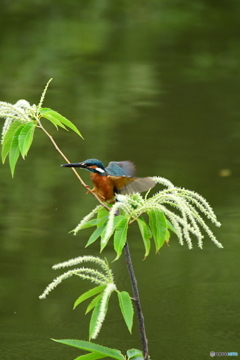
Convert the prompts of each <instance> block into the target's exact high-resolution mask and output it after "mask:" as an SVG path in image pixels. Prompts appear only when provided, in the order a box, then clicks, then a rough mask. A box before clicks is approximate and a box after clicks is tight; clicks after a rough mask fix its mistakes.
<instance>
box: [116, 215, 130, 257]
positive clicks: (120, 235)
mask: <svg viewBox="0 0 240 360" xmlns="http://www.w3.org/2000/svg"><path fill="white" fill-rule="evenodd" d="M128 221H129V219H128V218H124V219H122V220H121V221H119V223H118V224H117V227H116V230H115V233H114V240H113V244H114V250H115V251H116V253H117V256H116V258H115V259H114V261H115V260H117V259H119V257H120V256H121V254H122V249H123V247H124V245H125V244H126V240H127V231H128Z"/></svg>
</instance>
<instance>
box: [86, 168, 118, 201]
mask: <svg viewBox="0 0 240 360" xmlns="http://www.w3.org/2000/svg"><path fill="white" fill-rule="evenodd" d="M91 180H92V182H93V184H94V188H93V190H92V191H93V192H94V193H95V194H96V195H98V196H99V197H100V198H101V199H103V200H104V201H111V202H112V201H114V190H113V188H114V185H113V182H112V180H111V178H109V177H108V176H103V175H99V174H97V173H91Z"/></svg>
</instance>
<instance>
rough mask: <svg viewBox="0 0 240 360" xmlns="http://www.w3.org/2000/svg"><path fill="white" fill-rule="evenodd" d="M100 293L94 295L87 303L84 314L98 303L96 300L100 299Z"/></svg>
mask: <svg viewBox="0 0 240 360" xmlns="http://www.w3.org/2000/svg"><path fill="white" fill-rule="evenodd" d="M102 295H103V294H99V295H97V296H95V298H94V299H92V301H91V302H90V304H89V305H88V307H87V309H86V311H85V314H88V313H89V312H90V311H91V310H92V309H93V308H94V307H95V306H96V305H97V303H98V301H100V300H101V299H102Z"/></svg>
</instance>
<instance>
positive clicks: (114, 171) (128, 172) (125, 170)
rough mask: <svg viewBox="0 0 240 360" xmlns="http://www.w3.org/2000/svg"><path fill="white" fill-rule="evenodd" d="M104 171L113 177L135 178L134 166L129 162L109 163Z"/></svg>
mask: <svg viewBox="0 0 240 360" xmlns="http://www.w3.org/2000/svg"><path fill="white" fill-rule="evenodd" d="M106 171H107V173H108V174H109V175H113V176H131V177H132V176H135V166H134V164H133V163H132V162H131V161H111V162H110V163H109V164H108V166H107V167H106Z"/></svg>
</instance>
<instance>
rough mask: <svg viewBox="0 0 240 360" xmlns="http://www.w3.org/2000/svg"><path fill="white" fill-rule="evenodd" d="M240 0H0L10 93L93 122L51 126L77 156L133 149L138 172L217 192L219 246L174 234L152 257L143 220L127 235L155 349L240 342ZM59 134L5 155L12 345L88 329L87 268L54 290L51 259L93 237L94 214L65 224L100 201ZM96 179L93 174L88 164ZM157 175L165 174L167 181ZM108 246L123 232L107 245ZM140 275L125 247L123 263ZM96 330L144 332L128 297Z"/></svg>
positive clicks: (0, 329)
mask: <svg viewBox="0 0 240 360" xmlns="http://www.w3.org/2000/svg"><path fill="white" fill-rule="evenodd" d="M239 16H240V4H239V2H238V1H236V0H225V1H224V0H222V1H216V0H215V1H211V2H209V1H204V0H194V1H192V2H189V1H186V0H185V1H184V0H183V1H180V0H175V1H171V2H169V1H166V0H158V1H156V0H149V1H148V2H145V1H140V2H139V1H131V2H126V1H114V2H112V1H107V0H105V1H104V0H100V1H88V2H86V1H82V0H81V1H76V0H69V1H68V2H65V1H60V0H57V1H54V0H47V1H46V0H45V1H44V0H36V1H34V2H32V1H30V0H24V1H21V2H20V1H7V0H5V1H3V3H2V5H1V12H0V20H1V21H0V29H1V31H0V82H1V87H0V99H1V100H2V101H9V102H11V103H15V102H16V101H17V100H18V99H20V98H25V99H27V100H28V101H30V102H31V103H38V101H39V97H40V94H41V92H42V89H43V88H44V86H45V84H46V82H47V81H48V80H49V78H53V79H54V80H53V82H52V83H51V85H50V89H49V91H48V93H47V97H46V99H45V106H46V107H51V108H53V109H55V110H57V111H59V112H60V113H62V114H63V115H65V116H66V117H68V118H69V119H70V120H72V121H73V122H74V123H75V124H76V125H77V126H78V127H79V129H80V130H81V132H82V133H83V135H84V137H85V140H84V141H82V140H81V139H79V138H78V137H77V136H76V135H74V134H73V133H70V132H69V133H66V132H64V131H62V130H61V131H59V132H57V133H56V131H55V129H54V128H51V127H48V129H49V131H50V132H51V133H52V134H53V135H54V137H55V139H56V141H57V143H58V144H59V146H60V148H61V149H62V150H63V152H64V153H65V154H66V155H67V156H68V158H69V159H70V160H71V161H72V162H76V161H80V160H84V159H87V158H92V157H94V158H99V159H100V160H102V161H103V162H104V163H105V164H107V163H108V161H110V160H128V159H129V160H132V161H134V162H135V163H136V165H137V169H138V175H139V176H145V175H159V176H163V177H166V178H168V179H170V180H171V181H172V182H173V183H174V184H175V185H177V186H181V187H185V188H188V189H191V190H195V191H197V192H199V193H201V194H202V195H203V196H204V197H206V198H207V199H208V201H209V202H210V204H211V205H212V207H213V208H214V210H215V212H216V214H217V215H218V218H219V220H220V221H221V222H222V227H221V228H220V229H213V230H214V233H215V234H216V235H217V238H218V240H219V241H221V242H222V243H223V245H224V249H222V250H219V249H218V248H216V247H215V245H214V244H213V243H211V241H210V240H209V239H208V238H207V237H206V238H205V239H204V248H203V250H200V249H199V248H197V244H196V243H195V246H194V248H193V250H191V251H189V250H188V249H187V247H186V246H184V247H181V246H180V245H179V244H178V241H177V239H176V238H175V236H172V238H171V241H170V246H169V247H165V248H163V249H162V250H161V252H160V255H155V254H154V253H153V252H152V253H151V255H150V256H149V258H148V259H146V260H145V261H144V262H142V259H143V247H142V243H141V239H140V237H139V234H138V232H137V229H136V228H135V227H133V228H132V229H131V230H130V235H129V243H130V248H131V251H132V257H133V261H134V264H135V266H136V275H137V277H138V283H139V288H140V294H141V297H142V306H143V310H144V315H145V320H146V328H147V335H148V338H149V348H150V354H151V357H152V359H163V360H165V359H166V360H177V359H181V360H182V359H185V360H187V359H191V360H192V359H196V360H202V359H205V358H208V357H209V353H210V351H219V352H220V351H223V352H226V351H238V352H239V353H240V348H239V328H240V327H239V323H240V314H239V297H240V285H239V267H240V266H239V250H240V245H239V232H240V221H239V215H240V207H239V204H240V196H239V190H240V183H239V176H240V170H239V163H240V157H239V140H240V121H239V119H240V106H239V95H240V41H239V40H240V39H239V34H240V29H239V27H240V25H239ZM62 162H63V161H62V159H61V158H60V156H59V155H58V154H57V153H56V151H54V149H53V148H52V145H51V143H50V142H49V141H48V139H47V138H46V137H45V136H44V134H41V133H40V132H39V133H38V134H37V137H36V139H35V142H34V144H33V147H32V149H31V151H30V153H29V155H28V157H27V160H26V161H21V160H20V161H19V164H18V165H17V169H16V174H15V178H14V179H11V177H10V171H9V169H8V165H5V166H1V167H0V174H1V177H0V182H1V192H0V214H1V216H0V249H1V252H0V269H1V277H0V305H1V310H0V317H1V321H0V335H1V345H0V352H1V359H3V360H8V359H9V360H10V359H11V360H15V359H20V358H21V359H25V360H30V359H31V360H35V359H36V360H43V359H44V360H54V359H60V358H61V359H73V358H74V357H77V356H78V355H79V352H77V351H76V350H75V349H70V348H67V347H64V346H63V345H59V344H56V343H53V342H52V341H50V338H56V339H59V338H79V339H87V331H88V328H87V324H88V320H89V318H88V316H85V315H84V310H85V307H84V306H79V308H77V309H76V310H74V311H72V305H73V302H74V300H75V299H76V297H77V296H79V295H80V294H81V293H82V292H83V291H86V290H87V289H89V284H87V283H83V282H81V280H77V279H70V280H68V281H66V282H65V284H62V285H61V286H60V287H59V288H58V289H56V291H54V292H53V293H52V294H51V295H50V296H49V297H48V298H47V299H46V300H41V301H40V300H39V299H38V296H39V295H40V294H41V292H42V291H43V289H44V288H45V286H46V285H47V284H48V283H49V282H50V281H51V280H52V279H53V278H54V277H56V276H57V275H58V274H59V273H55V272H54V271H53V270H52V269H51V266H52V265H53V264H55V263H57V262H61V261H64V260H67V259H70V258H73V257H76V256H80V255H82V254H89V253H90V252H91V253H93V254H95V255H98V253H99V252H98V250H99V249H98V244H94V245H93V247H92V249H85V248H84V246H85V243H86V240H87V238H88V235H89V232H88V230H84V231H82V233H80V234H79V235H78V236H77V237H74V236H72V235H71V234H68V231H70V230H71V229H72V228H73V227H74V226H75V225H76V224H77V223H78V222H79V220H80V219H81V217H82V216H84V215H85V214H87V213H88V211H90V209H92V207H93V206H94V205H95V203H96V201H95V199H94V198H92V197H91V196H90V195H88V196H86V195H85V191H84V190H83V189H82V188H81V187H80V186H79V183H78V181H77V180H76V178H75V177H74V176H73V174H72V173H71V171H70V170H69V169H63V168H60V166H59V165H60V164H61V163H62ZM83 177H84V179H85V180H86V181H87V179H88V177H89V175H88V174H87V173H84V174H83ZM159 189H160V187H159ZM103 256H107V257H108V259H109V260H110V261H111V260H112V259H113V258H114V253H113V250H112V247H111V246H109V247H108V248H107V249H106V250H105V251H104V253H103ZM112 267H113V270H114V273H115V279H116V283H117V285H118V287H119V289H120V290H124V289H127V290H129V291H130V285H129V280H128V276H127V272H126V269H125V264H124V259H123V258H121V259H120V260H119V261H117V262H115V263H113V264H112ZM97 342H98V343H100V344H103V345H106V346H111V347H115V348H119V349H120V350H121V351H123V352H124V351H125V350H126V349H129V348H131V347H135V348H140V343H139V335H138V332H137V326H136V324H135V326H134V331H133V335H132V336H129V335H128V333H127V330H126V329H125V325H124V324H123V320H122V319H121V315H120V314H119V311H118V308H117V299H116V298H115V299H114V300H113V302H112V303H111V304H110V309H109V315H108V316H107V319H106V323H105V326H104V327H103V329H102V332H101V334H100V336H99V338H98V339H97Z"/></svg>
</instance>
